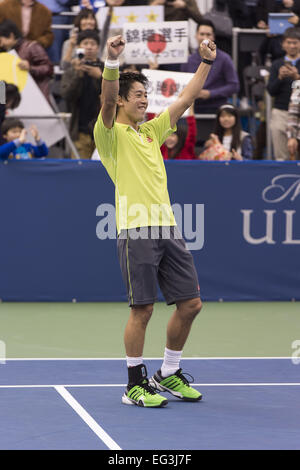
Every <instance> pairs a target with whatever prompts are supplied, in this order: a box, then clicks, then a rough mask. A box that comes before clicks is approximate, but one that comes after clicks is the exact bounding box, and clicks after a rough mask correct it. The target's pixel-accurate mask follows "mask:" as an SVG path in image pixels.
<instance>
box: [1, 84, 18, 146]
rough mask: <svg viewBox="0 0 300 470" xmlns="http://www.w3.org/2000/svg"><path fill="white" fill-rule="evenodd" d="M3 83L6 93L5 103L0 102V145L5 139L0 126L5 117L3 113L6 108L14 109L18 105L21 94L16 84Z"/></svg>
mask: <svg viewBox="0 0 300 470" xmlns="http://www.w3.org/2000/svg"><path fill="white" fill-rule="evenodd" d="M4 84H5V95H6V104H0V145H2V144H4V143H5V141H4V139H3V137H2V133H1V126H2V122H3V121H4V119H5V115H6V112H7V110H8V109H15V108H17V107H18V106H19V104H20V101H21V95H20V92H19V89H18V87H17V86H16V85H13V84H12V83H6V82H4Z"/></svg>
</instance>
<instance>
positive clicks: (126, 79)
mask: <svg viewBox="0 0 300 470" xmlns="http://www.w3.org/2000/svg"><path fill="white" fill-rule="evenodd" d="M134 82H139V83H141V84H142V85H144V87H145V88H147V86H148V78H147V77H146V76H145V75H144V74H143V73H138V72H123V73H120V79H119V84H120V88H119V95H120V96H121V98H125V100H126V101H127V98H128V95H129V91H130V89H131V87H132V85H133V83H134Z"/></svg>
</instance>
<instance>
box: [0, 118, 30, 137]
mask: <svg viewBox="0 0 300 470" xmlns="http://www.w3.org/2000/svg"><path fill="white" fill-rule="evenodd" d="M15 127H20V129H24V127H25V126H24V124H23V122H22V121H20V120H19V119H16V118H13V117H11V118H7V119H5V120H4V121H3V123H2V126H1V133H2V135H5V134H6V133H7V132H8V131H9V130H10V129H14V128H15Z"/></svg>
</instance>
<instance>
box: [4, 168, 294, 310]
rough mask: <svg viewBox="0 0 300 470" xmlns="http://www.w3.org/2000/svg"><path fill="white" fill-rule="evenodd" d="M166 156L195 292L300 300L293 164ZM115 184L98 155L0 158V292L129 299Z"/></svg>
mask: <svg viewBox="0 0 300 470" xmlns="http://www.w3.org/2000/svg"><path fill="white" fill-rule="evenodd" d="M165 163H166V170H167V175H168V188H169V194H170V200H171V204H172V209H173V212H174V215H175V218H176V221H177V224H178V227H179V229H180V231H181V233H182V235H183V237H184V239H185V240H186V243H187V247H188V248H189V249H190V250H191V253H192V255H193V258H194V262H195V266H196V269H197V272H198V276H199V284H200V290H201V297H202V299H203V300H204V301H205V300H206V301H207V300H214V301H216V300H220V299H222V300H224V301H235V300H236V301H242V300H253V301H263V300H274V301H275V300H285V301H289V300H293V299H294V300H298V301H299V300H300V166H299V163H298V162H266V161H262V162H254V161H253V162H252V161H247V162H199V161H166V162H165ZM114 193H115V188H114V186H113V184H112V182H111V180H110V179H109V177H108V175H107V173H106V171H105V169H104V168H103V166H102V164H101V162H99V161H89V160H79V161H72V160H51V159H45V160H42V161H40V160H31V161H22V160H19V161H16V160H9V161H6V162H0V200H1V201H2V202H3V203H2V204H1V206H0V220H1V224H0V260H1V263H0V299H2V300H3V301H57V302H59V301H67V302H71V301H72V300H73V301H74V300H77V301H82V302H84V301H86V302H89V301H91V302H97V301H108V302H109V301H116V302H119V301H126V300H127V297H126V291H125V286H124V283H123V280H122V276H121V271H120V267H119V262H118V257H117V239H116V223H115V207H114ZM158 298H159V299H160V300H163V297H162V296H161V294H160V295H159V297H158Z"/></svg>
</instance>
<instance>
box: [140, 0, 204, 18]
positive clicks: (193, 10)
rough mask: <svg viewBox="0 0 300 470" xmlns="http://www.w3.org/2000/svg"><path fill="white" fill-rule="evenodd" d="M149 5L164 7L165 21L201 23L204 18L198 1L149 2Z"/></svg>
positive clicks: (154, 0)
mask: <svg viewBox="0 0 300 470" xmlns="http://www.w3.org/2000/svg"><path fill="white" fill-rule="evenodd" d="M149 5H153V6H154V5H164V7H165V21H186V20H189V19H192V20H194V21H195V22H196V23H199V22H200V21H201V20H202V19H203V18H202V15H201V13H200V11H199V8H198V4H197V1H196V0H173V1H170V0H149Z"/></svg>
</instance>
